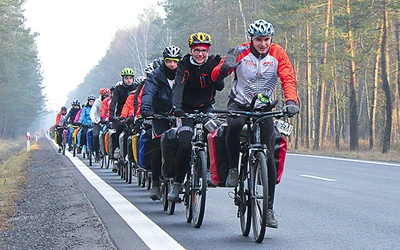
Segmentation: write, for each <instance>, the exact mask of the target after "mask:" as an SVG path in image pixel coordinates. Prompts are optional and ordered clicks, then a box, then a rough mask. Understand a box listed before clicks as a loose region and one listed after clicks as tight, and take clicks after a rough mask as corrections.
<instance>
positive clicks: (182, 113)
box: [174, 109, 185, 117]
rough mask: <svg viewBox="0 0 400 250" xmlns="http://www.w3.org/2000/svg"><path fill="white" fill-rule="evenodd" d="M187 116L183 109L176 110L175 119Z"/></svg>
mask: <svg viewBox="0 0 400 250" xmlns="http://www.w3.org/2000/svg"><path fill="white" fill-rule="evenodd" d="M184 115H185V111H183V110H182V109H175V110H174V116H175V117H181V116H184Z"/></svg>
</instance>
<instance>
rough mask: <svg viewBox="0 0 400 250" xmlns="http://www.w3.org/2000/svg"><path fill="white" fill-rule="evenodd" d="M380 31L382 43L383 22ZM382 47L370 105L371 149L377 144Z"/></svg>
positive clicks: (378, 54) (377, 59) (376, 67)
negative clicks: (377, 113) (377, 112)
mask: <svg viewBox="0 0 400 250" xmlns="http://www.w3.org/2000/svg"><path fill="white" fill-rule="evenodd" d="M379 30H380V32H379V44H382V34H383V33H382V31H383V23H381V25H380V29H379ZM380 53H381V47H380V46H379V47H378V51H377V53H376V59H375V60H376V61H375V68H374V87H373V89H372V103H371V106H370V123H369V149H373V148H374V144H375V134H376V110H377V105H378V83H379V79H378V78H379V61H380Z"/></svg>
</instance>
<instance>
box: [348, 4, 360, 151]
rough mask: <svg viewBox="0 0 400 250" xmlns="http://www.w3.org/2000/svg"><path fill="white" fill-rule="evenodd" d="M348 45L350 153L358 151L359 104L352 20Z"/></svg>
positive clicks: (349, 10)
mask: <svg viewBox="0 0 400 250" xmlns="http://www.w3.org/2000/svg"><path fill="white" fill-rule="evenodd" d="M346 10H347V14H348V15H350V14H351V4H350V0H347V8H346ZM348 28H349V31H348V39H349V40H348V43H349V53H350V65H349V71H350V84H349V104H350V105H349V109H350V110H349V115H350V118H349V123H350V151H356V150H358V112H357V111H358V104H357V103H358V102H357V92H356V89H357V77H356V62H355V60H354V56H355V41H354V36H353V23H352V21H351V19H350V20H349V23H348Z"/></svg>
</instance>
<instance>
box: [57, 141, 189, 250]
mask: <svg viewBox="0 0 400 250" xmlns="http://www.w3.org/2000/svg"><path fill="white" fill-rule="evenodd" d="M51 141H52V142H53V144H55V143H54V140H51ZM56 147H57V148H58V146H56ZM65 156H67V157H68V158H69V159H70V160H71V162H72V163H73V164H74V165H75V167H76V168H77V169H78V170H79V171H80V172H81V173H82V175H83V176H84V177H85V178H86V179H87V180H88V181H89V183H90V184H91V185H92V186H93V187H94V188H95V189H96V190H97V191H98V192H99V193H100V194H101V195H102V196H103V197H104V199H105V200H106V201H107V202H108V203H109V204H110V205H111V206H112V207H113V208H114V210H115V211H116V212H117V213H118V214H119V216H121V218H122V219H123V220H124V221H125V222H126V223H127V224H128V225H129V226H130V227H131V228H132V230H133V231H135V233H136V234H137V235H138V236H139V237H140V238H141V239H142V240H143V242H144V243H145V244H146V245H147V246H148V247H149V248H150V249H157V250H158V249H174V250H175V249H185V248H184V247H183V246H182V245H181V244H179V243H178V242H177V241H175V240H174V239H173V238H172V237H171V236H170V235H168V234H167V233H166V232H165V231H164V230H162V229H161V228H160V227H159V226H158V225H157V224H155V223H154V222H153V221H152V220H150V219H149V218H148V217H147V216H146V215H145V214H143V213H142V212H140V210H139V209H137V208H136V207H135V206H134V205H133V204H132V203H130V202H129V201H128V200H127V199H126V198H125V197H123V196H122V195H121V194H120V193H118V192H117V191H116V190H115V189H114V188H112V187H111V186H110V185H108V184H107V183H106V182H104V181H103V180H102V179H101V178H100V177H99V176H98V175H97V174H95V173H94V172H93V171H92V170H91V169H89V168H88V167H87V166H86V165H85V164H84V163H83V162H82V161H81V160H80V159H79V158H77V157H73V156H72V154H71V153H70V152H68V151H65Z"/></svg>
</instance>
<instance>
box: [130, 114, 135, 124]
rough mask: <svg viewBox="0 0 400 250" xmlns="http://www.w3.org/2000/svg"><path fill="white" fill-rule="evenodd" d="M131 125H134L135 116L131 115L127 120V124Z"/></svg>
mask: <svg viewBox="0 0 400 250" xmlns="http://www.w3.org/2000/svg"><path fill="white" fill-rule="evenodd" d="M133 123H135V116H134V115H131V117H129V119H128V124H133Z"/></svg>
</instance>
